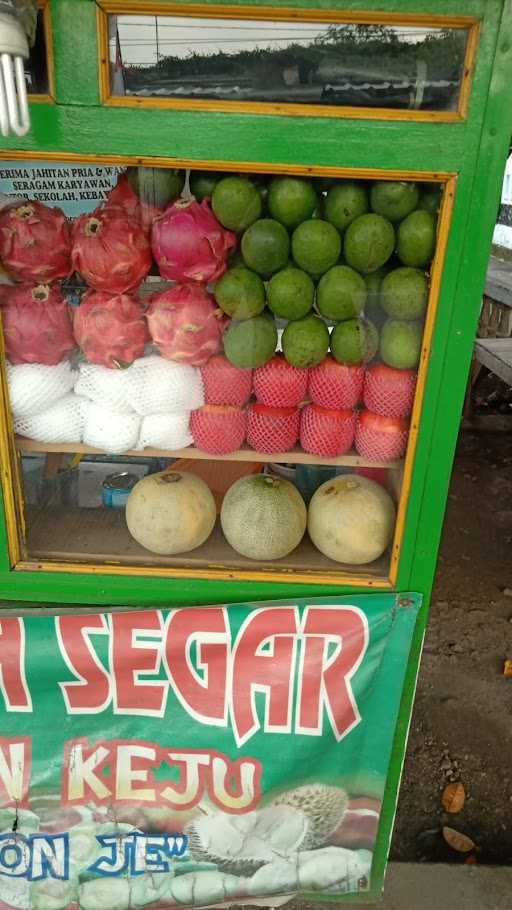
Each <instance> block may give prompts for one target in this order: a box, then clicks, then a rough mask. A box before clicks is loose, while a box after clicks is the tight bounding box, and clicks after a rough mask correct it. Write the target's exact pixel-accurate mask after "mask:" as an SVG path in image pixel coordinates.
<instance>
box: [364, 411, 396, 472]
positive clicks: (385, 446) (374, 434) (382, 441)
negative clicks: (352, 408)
mask: <svg viewBox="0 0 512 910" xmlns="http://www.w3.org/2000/svg"><path fill="white" fill-rule="evenodd" d="M408 435H409V425H408V422H407V420H405V419H404V418H403V417H383V416H382V415H381V414H374V413H373V411H368V410H365V411H361V413H360V414H359V416H358V418H357V423H356V435H355V447H356V451H357V452H358V454H359V455H361V456H362V457H363V458H368V459H369V460H370V461H393V460H394V459H395V458H402V457H403V455H404V454H405V450H406V448H407V438H408Z"/></svg>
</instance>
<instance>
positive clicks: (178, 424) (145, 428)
mask: <svg viewBox="0 0 512 910" xmlns="http://www.w3.org/2000/svg"><path fill="white" fill-rule="evenodd" d="M189 420H190V414H189V413H188V412H187V413H185V414H150V415H148V416H147V417H143V418H142V425H141V430H140V437H139V442H138V445H137V448H138V449H144V448H150V449H184V448H185V447H186V446H189V445H190V444H191V442H192V434H191V432H190V430H189Z"/></svg>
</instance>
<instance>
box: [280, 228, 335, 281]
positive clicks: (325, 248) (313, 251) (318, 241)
mask: <svg viewBox="0 0 512 910" xmlns="http://www.w3.org/2000/svg"><path fill="white" fill-rule="evenodd" d="M340 253H341V238H340V235H339V234H338V231H337V230H336V228H334V227H333V226H332V224H329V222H328V221H323V220H322V219H321V218H312V219H310V220H309V221H303V222H302V224H299V226H298V227H297V228H295V230H294V232H293V236H292V255H293V258H294V259H295V262H296V263H297V265H298V266H299V268H301V269H304V271H305V272H309V274H310V275H313V276H316V275H323V274H324V272H327V271H328V269H330V268H332V266H333V265H336V263H337V261H338V259H339V256H340Z"/></svg>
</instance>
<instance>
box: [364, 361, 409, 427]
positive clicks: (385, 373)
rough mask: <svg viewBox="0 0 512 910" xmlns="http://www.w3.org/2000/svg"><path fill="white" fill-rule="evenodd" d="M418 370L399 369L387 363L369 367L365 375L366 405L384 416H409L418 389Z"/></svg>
mask: <svg viewBox="0 0 512 910" xmlns="http://www.w3.org/2000/svg"><path fill="white" fill-rule="evenodd" d="M416 379H417V373H416V370H398V369H396V368H394V367H388V366H387V365H386V364H385V363H375V364H374V365H373V366H371V367H369V368H368V369H367V371H366V374H365V377H364V389H363V400H364V403H365V405H366V407H367V408H368V409H369V410H370V411H373V412H374V413H375V414H380V415H382V416H383V417H409V415H410V413H411V411H412V406H413V403H414V393H415V391H416Z"/></svg>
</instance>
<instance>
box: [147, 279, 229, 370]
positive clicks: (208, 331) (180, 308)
mask: <svg viewBox="0 0 512 910" xmlns="http://www.w3.org/2000/svg"><path fill="white" fill-rule="evenodd" d="M147 319H148V324H149V332H150V334H151V337H152V339H153V341H154V343H155V344H156V346H157V348H158V350H159V351H160V354H161V355H162V357H165V358H166V359H167V360H176V361H178V362H179V363H189V364H191V365H192V366H202V365H203V364H205V363H206V362H207V361H208V360H209V359H210V357H212V355H213V354H216V353H217V352H218V350H219V348H220V343H221V338H222V333H223V330H224V323H225V317H224V314H223V313H222V310H219V309H218V308H217V307H216V306H215V303H214V301H213V298H212V297H211V296H210V295H209V294H208V293H207V292H206V291H205V290H204V288H202V287H200V286H199V285H197V284H193V283H191V282H189V283H188V284H178V285H176V286H175V287H173V288H171V289H170V290H168V291H162V292H161V293H159V294H153V296H152V297H151V298H150V301H149V309H148V313H147Z"/></svg>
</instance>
